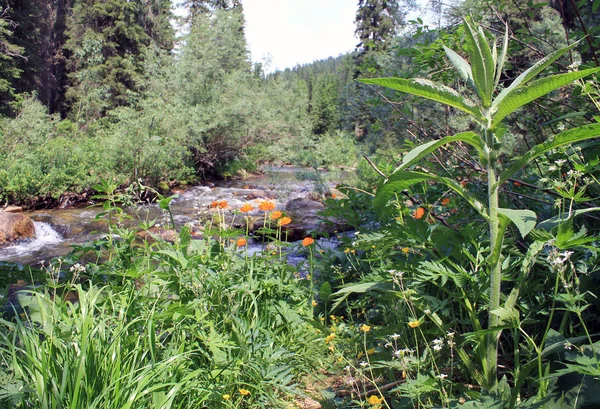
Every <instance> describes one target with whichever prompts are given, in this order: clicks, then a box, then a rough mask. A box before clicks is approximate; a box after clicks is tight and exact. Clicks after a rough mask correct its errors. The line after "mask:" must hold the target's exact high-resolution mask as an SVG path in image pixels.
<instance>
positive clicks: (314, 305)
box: [310, 300, 318, 307]
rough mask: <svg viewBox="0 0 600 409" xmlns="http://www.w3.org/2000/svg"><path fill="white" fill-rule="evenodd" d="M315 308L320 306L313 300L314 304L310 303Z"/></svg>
mask: <svg viewBox="0 0 600 409" xmlns="http://www.w3.org/2000/svg"><path fill="white" fill-rule="evenodd" d="M310 304H311V305H312V306H313V307H316V306H317V305H318V304H317V302H316V301H315V300H312V302H311V303H310Z"/></svg>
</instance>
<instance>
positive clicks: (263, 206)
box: [258, 200, 275, 212]
mask: <svg viewBox="0 0 600 409" xmlns="http://www.w3.org/2000/svg"><path fill="white" fill-rule="evenodd" d="M258 208H259V209H260V210H263V211H265V212H268V211H269V210H273V209H275V203H273V202H271V201H270V200H262V201H261V202H260V203H259V204H258Z"/></svg>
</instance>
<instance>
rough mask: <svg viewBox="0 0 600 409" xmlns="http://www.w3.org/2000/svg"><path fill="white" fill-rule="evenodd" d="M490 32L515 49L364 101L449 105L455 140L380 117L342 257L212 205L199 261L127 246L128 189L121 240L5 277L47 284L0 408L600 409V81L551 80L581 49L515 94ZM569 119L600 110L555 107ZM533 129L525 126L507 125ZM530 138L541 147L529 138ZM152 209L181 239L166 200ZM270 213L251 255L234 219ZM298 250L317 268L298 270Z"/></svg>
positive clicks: (337, 200)
mask: <svg viewBox="0 0 600 409" xmlns="http://www.w3.org/2000/svg"><path fill="white" fill-rule="evenodd" d="M361 3H362V2H361ZM474 3H477V2H474ZM596 3H597V2H593V4H596ZM499 4H504V3H503V2H499ZM599 4H600V3H599ZM538 9H539V7H538V8H537V9H536V8H534V10H537V11H539V10H538ZM537 11H536V12H537ZM529 29H531V27H529ZM495 32H496V33H498V32H499V33H500V36H501V41H500V42H498V39H497V38H496V37H495V36H494V35H493V34H492V33H490V32H489V31H486V30H484V29H482V28H481V26H479V25H477V24H475V23H474V22H472V20H467V21H466V22H464V23H462V24H461V25H460V26H457V27H455V28H454V30H453V31H450V30H448V31H440V32H439V33H437V34H438V36H437V37H436V38H435V39H434V40H433V41H431V42H425V43H423V44H420V45H418V48H419V47H420V50H421V51H422V52H421V54H422V58H424V59H423V60H419V58H421V57H419V56H416V55H415V56H413V57H412V58H413V61H415V62H416V63H419V61H421V62H422V64H429V63H430V62H432V63H433V64H438V65H437V66H438V67H442V66H444V67H445V64H446V62H443V61H449V62H450V64H451V65H452V66H453V67H454V71H450V70H446V69H444V70H441V71H439V72H436V73H433V74H432V75H431V76H430V78H428V79H407V78H404V77H403V78H399V77H386V78H381V77H379V78H376V76H375V75H364V77H367V78H364V79H362V80H361V81H362V83H365V84H369V85H373V86H376V87H377V86H384V87H388V88H390V89H393V90H397V91H401V92H402V93H410V94H413V95H416V96H418V97H423V98H425V99H428V100H432V101H434V103H436V104H438V103H442V104H445V105H447V106H448V108H444V107H443V105H427V103H423V102H420V101H416V100H415V101H414V102H411V103H412V104H413V105H414V106H419V107H420V108H421V110H422V113H423V115H429V114H431V115H432V116H433V115H438V114H436V112H438V111H439V112H441V114H440V115H439V116H435V118H442V117H445V118H447V120H441V119H440V121H441V122H440V123H444V124H445V126H444V127H443V128H444V129H443V130H442V131H440V130H439V129H438V130H437V133H435V135H439V132H445V131H447V130H449V129H456V130H457V131H458V132H457V133H456V134H455V135H452V136H447V135H451V134H452V133H451V132H447V133H445V134H442V135H440V137H438V138H432V140H431V141H430V142H427V143H418V140H419V138H424V137H425V136H427V135H429V133H430V132H432V129H434V124H430V123H428V122H427V119H426V118H425V119H423V118H421V117H419V118H414V119H413V118H411V117H410V116H407V115H409V113H408V112H407V111H406V109H405V107H403V106H402V105H399V104H389V105H386V108H381V107H380V106H378V105H377V104H375V108H374V112H373V116H372V118H371V119H373V120H372V121H371V122H370V125H367V123H369V121H367V122H365V123H363V125H364V126H365V129H368V132H367V133H366V134H361V135H363V137H365V138H367V139H370V138H373V134H374V133H376V132H377V130H380V131H381V132H382V133H381V134H379V136H382V139H383V140H384V141H382V142H381V145H378V146H376V147H373V149H374V150H373V151H372V152H371V153H373V156H372V159H370V163H371V164H370V165H369V166H367V165H365V164H364V163H361V165H359V169H358V170H359V174H360V177H361V182H359V183H360V184H359V186H354V187H350V186H347V187H341V188H340V190H342V191H343V192H344V196H342V197H329V198H328V199H326V200H325V203H326V205H327V206H326V210H325V211H324V215H325V216H335V217H337V218H340V219H343V220H345V221H346V223H347V224H348V225H350V226H352V227H353V228H354V229H355V231H354V232H353V233H352V235H351V236H347V235H340V237H339V240H340V242H341V244H340V246H339V247H338V248H335V249H329V250H325V249H322V248H320V246H319V241H318V240H315V239H316V238H317V234H318V232H315V235H314V237H306V238H305V239H304V240H302V242H299V243H297V244H289V243H286V242H285V240H284V239H285V226H286V225H287V224H289V223H290V220H289V217H288V216H287V215H285V214H283V213H281V212H278V211H277V210H276V209H274V207H273V205H272V203H270V202H268V201H263V202H260V203H258V204H253V203H247V204H246V205H244V206H242V207H240V208H239V209H231V208H230V207H229V204H228V203H226V202H215V203H213V204H212V206H214V207H215V208H216V209H217V213H216V216H215V220H214V223H213V225H212V226H211V227H210V228H208V229H207V230H206V232H205V236H204V238H203V239H200V240H198V239H193V238H192V237H191V235H190V230H189V229H188V228H187V227H183V228H181V229H180V230H179V232H178V235H177V237H176V240H175V242H174V243H169V242H165V241H164V240H162V239H161V238H160V237H158V236H156V237H154V236H152V235H151V233H148V234H150V237H152V239H151V240H150V239H142V238H140V235H139V234H138V233H140V232H141V231H145V230H148V229H149V228H151V227H152V225H153V224H154V223H155V221H145V222H143V223H141V224H140V225H139V226H138V227H135V228H132V227H125V226H128V225H129V224H127V223H123V221H124V218H126V217H128V216H127V213H125V212H124V211H123V209H122V206H123V205H124V204H125V203H128V202H129V201H130V200H131V197H130V196H128V195H127V194H125V193H123V191H122V190H120V189H118V187H119V184H120V183H121V181H120V180H118V178H117V180H116V181H115V180H114V179H113V178H112V177H111V178H110V180H109V181H105V182H103V183H102V184H100V185H97V186H96V187H95V190H96V191H97V192H99V194H100V195H101V196H102V199H103V200H104V206H105V209H104V210H105V212H104V213H103V215H102V217H104V218H105V220H106V222H107V224H108V226H109V229H110V230H109V231H110V234H108V235H106V236H105V237H104V238H103V239H100V240H97V241H95V242H93V243H89V244H86V245H83V246H79V247H77V248H75V249H74V250H73V252H72V253H71V254H70V255H69V256H68V257H66V258H63V259H59V260H53V261H52V262H51V263H50V264H49V265H45V266H43V267H42V268H41V269H39V270H33V269H32V270H31V271H27V272H25V271H23V270H22V269H21V270H19V269H18V268H16V267H15V268H14V269H12V270H11V269H10V266H9V267H8V270H9V271H7V273H8V274H11V275H12V276H13V277H15V278H16V276H17V275H18V276H19V277H21V278H22V277H23V276H25V278H27V276H28V275H31V278H29V280H28V281H29V282H32V283H36V284H35V285H33V284H32V285H31V286H29V287H27V288H23V289H21V291H18V292H16V293H11V294H10V296H9V304H7V305H8V306H9V307H8V308H7V311H6V314H5V317H4V319H3V320H2V321H1V324H2V327H1V330H0V334H1V336H0V378H1V379H2V390H1V395H0V402H1V404H3V405H4V406H6V407H21V408H63V407H67V408H81V407H90V408H95V407H97V408H104V407H115V408H117V407H119V408H121V407H127V408H202V407H206V408H221V407H222V408H259V407H264V408H270V407H282V408H288V407H303V404H304V403H303V398H305V397H306V396H307V395H310V397H312V398H313V399H315V400H317V401H319V403H320V404H321V406H322V407H324V408H336V407H337V408H377V409H382V408H405V407H423V408H429V407H431V408H439V407H442V408H451V407H461V408H462V407H464V408H549V409H553V408H586V407H596V406H598V405H599V402H598V396H599V394H598V391H597V390H598V385H600V382H598V381H599V378H600V341H598V336H599V333H600V325H599V324H598V322H599V321H598V316H599V313H600V304H599V303H598V288H599V280H600V276H599V268H598V263H599V259H598V250H597V243H598V237H597V235H596V231H597V227H598V226H597V219H596V218H595V212H596V211H597V210H600V208H598V207H595V206H594V201H595V198H596V197H598V193H599V192H598V185H599V184H598V180H597V172H598V157H597V155H598V150H597V147H596V145H597V142H596V140H597V138H598V137H600V120H599V119H600V118H599V115H598V108H599V107H600V104H599V101H600V91H599V87H598V84H597V80H596V77H595V75H597V73H598V72H599V71H600V69H598V68H592V67H588V68H585V67H582V68H581V69H577V67H575V65H573V66H572V67H571V69H570V70H567V69H564V70H560V71H559V72H560V73H558V72H556V71H557V67H558V68H561V67H562V68H566V67H565V61H566V60H567V61H568V58H573V57H572V55H573V53H574V52H575V50H576V49H577V48H578V47H581V44H582V43H581V42H580V43H572V44H570V45H566V46H565V47H561V48H557V49H556V50H554V51H551V52H548V53H545V54H547V55H546V56H544V57H540V58H537V59H536V61H534V62H532V64H531V66H530V67H529V68H527V69H524V70H521V72H514V69H515V67H514V64H517V62H518V61H517V59H511V52H512V51H514V50H515V49H514V48H513V47H514V45H513V44H512V43H513V42H511V41H509V31H508V29H506V28H505V27H504V26H503V29H502V30H497V29H496V31H495ZM502 34H503V36H502ZM459 44H464V48H463V47H459V46H458V45H459ZM592 44H593V43H592ZM367 51H373V50H367ZM379 52H382V51H379ZM369 55H370V57H369ZM373 55H379V56H381V55H382V54H369V53H368V52H365V54H363V55H362V58H363V60H364V61H363V62H364V64H366V65H368V64H373V65H371V68H373V70H371V71H369V70H368V69H365V73H369V72H371V73H373V72H378V70H379V71H381V66H378V63H377V62H376V60H377V58H371V57H373ZM464 56H466V57H467V58H466V59H465V58H464ZM425 58H427V59H428V61H427V62H425ZM440 61H442V62H440ZM383 64H384V63H383ZM511 64H513V65H511ZM366 65H364V66H366ZM509 71H510V72H511V74H510V75H507V73H508V72H509ZM452 72H456V73H458V75H456V76H455V75H454V74H453V73H452ZM548 72H550V74H548ZM547 74H548V75H547ZM509 77H510V78H509ZM436 81H437V82H436ZM441 82H447V83H452V85H453V87H455V89H456V90H453V89H451V88H449V87H446V86H444V85H441ZM232 86H233V84H232ZM569 87H570V88H569ZM232 89H233V88H232ZM378 92H379V93H380V95H381V96H382V98H383V99H388V100H392V99H394V100H395V99H397V98H404V96H403V95H404V94H388V93H386V92H387V91H378ZM544 98H546V99H544ZM569 98H573V99H576V100H577V101H584V100H587V101H588V103H589V108H590V109H589V110H587V111H585V112H584V111H583V110H581V111H573V109H572V108H573V107H571V108H570V110H569V109H567V108H564V106H563V105H561V104H559V102H560V101H565V100H568V99H569ZM30 102H31V101H30ZM31 103H32V105H30V106H35V103H34V102H31ZM26 104H27V103H25V105H26ZM582 104H583V102H582ZM25 105H24V106H25ZM357 105H360V104H358V103H357ZM553 105H557V106H558V107H556V108H555V110H552V109H551V108H548V107H549V106H553ZM362 106H363V107H364V106H366V105H365V104H363V105H362ZM530 106H534V107H535V109H536V110H537V111H539V112H538V115H539V116H540V117H541V118H544V123H543V124H542V125H539V124H538V122H539V121H538V122H536V121H535V120H534V119H533V114H531V112H530V111H527V109H529V107H530ZM586 106H587V105H586ZM390 107H391V108H390ZM519 109H520V110H519ZM594 109H595V111H594ZM357 110H358V111H360V109H357ZM454 110H457V111H462V112H466V113H467V114H468V115H469V118H468V119H465V118H464V117H462V116H460V115H458V114H457V113H456V112H455V111H454ZM517 110H519V111H518V112H519V113H522V115H521V114H520V115H519V116H522V117H524V119H522V120H520V119H516V120H513V119H512V118H514V117H515V115H511V114H513V113H515V112H516V111H517ZM537 111H536V112H537ZM548 112H552V114H551V116H550V118H546V117H545V115H546V113H548ZM591 112H593V113H592V114H590V113H591ZM450 113H451V114H452V115H450ZM384 114H385V115H384ZM223 115H224V116H227V115H228V114H227V113H224V114H223ZM395 115H398V116H395ZM386 117H389V118H390V119H389V122H397V121H401V120H400V119H399V117H400V118H404V119H405V120H407V118H408V120H409V122H410V121H413V124H414V125H415V128H416V129H418V131H417V132H418V136H417V135H415V138H414V139H412V141H415V142H408V139H407V140H404V147H403V148H400V149H399V148H398V146H401V145H400V144H393V143H392V142H393V141H392V140H391V139H390V138H391V136H390V133H389V132H390V131H391V130H392V129H394V128H393V126H395V125H394V124H387V123H386V120H385V118H386ZM321 118H322V119H323V118H325V117H324V116H322V117H321ZM18 119H19V118H17V119H16V120H18ZM157 121H158V120H157ZM41 123H43V121H41ZM149 123H150V124H152V125H151V126H152V127H154V126H155V125H154V124H153V123H154V122H153V121H150V122H149ZM325 123H327V122H325ZM563 123H565V125H563ZM315 124H316V122H315ZM321 124H322V123H321ZM536 124H538V125H536ZM557 124H560V125H561V128H563V127H564V129H561V128H559V127H558V126H556V127H555V125H557ZM146 125H148V123H146ZM538 128H539V129H538ZM140 129H144V128H143V127H142V128H140ZM315 129H317V128H316V127H315V128H313V129H312V131H314V130H315ZM532 129H534V130H537V131H539V133H537V134H536V135H537V136H536V137H535V138H528V137H527V132H529V131H530V130H532ZM548 129H551V130H552V131H553V132H554V131H556V132H554V133H555V134H554V135H550V136H548V135H547V134H546V132H547V130H548ZM537 131H536V132H537ZM369 132H370V133H369ZM521 134H523V140H524V141H525V143H524V144H519V143H518V142H517V140H518V138H519V136H521ZM328 135H329V136H328V137H327V138H328V139H330V140H335V138H345V137H344V136H343V134H341V133H336V132H333V133H330V134H328ZM152 138H153V137H151V136H150V133H149V139H148V140H150V139H152ZM308 139H310V138H308ZM532 141H536V142H532ZM296 142H297V141H287V142H282V143H281V144H274V145H275V147H274V148H273V149H274V150H273V151H271V153H273V154H274V155H275V156H276V157H279V158H281V155H280V154H279V153H277V152H278V151H277V149H282V145H284V143H289V144H290V145H292V150H293V149H294V148H293V146H296V147H297V146H298V145H294V143H296ZM313 142H314V141H313ZM90 143H91V142H90ZM161 143H168V141H166V140H161ZM340 144H342V142H337V143H332V144H331V146H336V145H340ZM267 145H268V144H265V145H262V147H261V148H260V149H264V148H265V147H266V146H267ZM15 146H16V145H15ZM321 146H327V145H326V144H323V145H321ZM389 146H394V147H395V151H394V153H393V155H390V154H389V153H387V154H386V151H388V150H389V149H388V148H389ZM260 149H258V148H257V151H258V150H260ZM355 149H356V148H354V147H347V150H345V151H344V150H343V149H339V150H336V152H338V153H339V154H340V155H344V154H345V155H349V154H352V153H353V152H355ZM255 152H256V151H255ZM307 152H309V155H310V157H304V158H303V159H302V160H303V161H305V164H306V162H308V164H310V161H314V165H315V168H316V167H318V165H319V163H318V162H319V159H315V158H318V157H319V155H320V154H317V153H316V152H318V151H317V150H313V151H310V150H303V151H302V154H307ZM323 152H327V149H324V150H323ZM323 152H321V154H322V153H323ZM140 158H141V157H140ZM199 158H201V156H196V159H199ZM202 158H204V156H202ZM137 163H138V164H141V163H142V162H137ZM190 163H193V162H190ZM321 164H322V163H321ZM136 166H137V165H136ZM142 168H145V167H143V166H141V165H140V167H139V168H138V169H142ZM145 169H150V168H149V167H147V168H145ZM191 172H192V173H193V172H194V170H192V171H191ZM19 174H21V173H19ZM23 175H26V173H24V174H23ZM23 177H25V176H23ZM158 179H160V177H158ZM374 185H376V189H374ZM90 186H93V185H90ZM15 191H16V190H15ZM158 198H159V205H160V207H161V209H163V210H164V211H165V215H166V217H167V220H170V221H172V220H173V215H171V213H170V207H169V201H170V198H165V197H162V196H160V194H159V196H158ZM467 205H468V206H467ZM255 206H258V207H259V209H260V211H262V212H264V226H263V229H262V233H263V234H264V237H265V239H269V240H270V241H271V243H270V244H269V245H268V246H265V251H263V253H262V254H260V255H249V253H248V252H247V250H246V246H247V244H248V240H249V239H250V237H249V236H248V229H247V228H246V229H244V228H242V229H234V228H232V226H229V225H227V224H225V223H224V220H226V218H225V217H224V215H225V212H232V213H234V214H235V215H236V217H240V218H242V219H243V218H244V217H245V214H246V213H247V212H248V211H249V210H251V208H254V207H255ZM142 237H148V236H147V235H144V236H142ZM290 246H294V247H295V248H296V249H297V250H298V251H300V252H303V253H304V254H305V255H306V261H305V262H304V263H303V264H301V265H299V266H296V267H293V266H290V265H288V264H287V263H286V262H285V257H284V256H283V255H284V253H285V251H286V249H287V248H288V247H290ZM41 284H43V285H41ZM13 307H14V308H13Z"/></svg>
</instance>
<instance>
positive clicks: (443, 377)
mask: <svg viewBox="0 0 600 409" xmlns="http://www.w3.org/2000/svg"><path fill="white" fill-rule="evenodd" d="M447 377H448V375H446V374H445V373H441V374H439V375H437V376H436V378H438V379H441V380H444V379H446V378H447Z"/></svg>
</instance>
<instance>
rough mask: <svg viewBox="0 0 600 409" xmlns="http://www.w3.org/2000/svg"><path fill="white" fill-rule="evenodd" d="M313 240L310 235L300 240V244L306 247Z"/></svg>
mask: <svg viewBox="0 0 600 409" xmlns="http://www.w3.org/2000/svg"><path fill="white" fill-rule="evenodd" d="M314 242H315V239H313V238H312V237H305V238H304V240H302V245H303V246H304V247H308V246H310V245H311V244H313V243H314Z"/></svg>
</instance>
